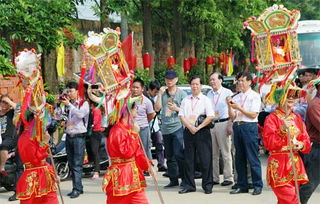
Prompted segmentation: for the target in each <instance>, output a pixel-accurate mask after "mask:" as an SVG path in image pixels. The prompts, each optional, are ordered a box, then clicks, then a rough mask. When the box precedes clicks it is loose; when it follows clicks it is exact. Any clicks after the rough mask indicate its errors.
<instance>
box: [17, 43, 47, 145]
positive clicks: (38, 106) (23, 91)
mask: <svg viewBox="0 0 320 204" xmlns="http://www.w3.org/2000/svg"><path fill="white" fill-rule="evenodd" d="M40 56H41V54H37V53H36V51H35V50H34V49H31V50H28V49H24V50H23V51H21V52H19V53H18V55H17V56H16V58H15V66H16V68H17V72H18V76H19V79H20V102H21V110H20V112H19V116H18V118H17V119H18V120H20V119H21V121H22V122H23V124H24V125H25V126H26V128H27V129H32V131H30V132H29V133H30V136H31V137H32V138H33V139H36V140H37V141H38V142H40V145H42V144H43V143H41V142H42V141H43V137H44V134H45V132H46V129H45V128H46V126H47V123H48V118H49V116H48V115H49V110H50V109H51V107H50V106H49V105H48V104H47V103H46V94H45V91H44V86H43V80H42V77H41V73H40V70H41V67H40V66H39V65H40ZM30 113H32V114H33V121H34V122H31V121H32V120H31V119H30V118H29V117H30Z"/></svg>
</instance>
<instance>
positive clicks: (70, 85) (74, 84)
mask: <svg viewBox="0 0 320 204" xmlns="http://www.w3.org/2000/svg"><path fill="white" fill-rule="evenodd" d="M66 87H67V88H69V89H76V90H78V83H77V82H74V81H70V82H68V83H67V85H66Z"/></svg>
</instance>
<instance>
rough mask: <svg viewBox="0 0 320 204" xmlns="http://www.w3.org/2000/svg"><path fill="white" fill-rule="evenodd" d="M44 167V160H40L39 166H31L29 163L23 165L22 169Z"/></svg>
mask: <svg viewBox="0 0 320 204" xmlns="http://www.w3.org/2000/svg"><path fill="white" fill-rule="evenodd" d="M45 166H47V165H46V161H45V160H42V161H41V163H40V164H39V165H34V164H31V163H30V162H27V163H25V164H24V168H25V169H26V170H32V169H38V168H43V167H45Z"/></svg>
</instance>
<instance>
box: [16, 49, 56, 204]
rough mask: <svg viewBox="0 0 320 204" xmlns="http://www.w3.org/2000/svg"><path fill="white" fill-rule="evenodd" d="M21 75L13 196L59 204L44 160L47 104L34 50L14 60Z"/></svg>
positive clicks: (30, 203)
mask: <svg viewBox="0 0 320 204" xmlns="http://www.w3.org/2000/svg"><path fill="white" fill-rule="evenodd" d="M15 62H16V67H17V71H18V74H19V77H20V81H21V83H20V85H21V87H20V89H21V100H20V101H21V110H20V113H19V115H18V120H19V124H20V125H18V127H20V130H22V131H20V132H21V133H20V137H19V140H18V152H19V155H20V158H21V160H22V162H23V164H24V172H23V173H22V175H21V176H20V177H19V180H18V182H17V187H16V194H17V195H16V197H17V199H19V200H20V203H21V204H43V203H46V204H58V203H59V201H58V198H57V193H56V183H55V182H56V180H55V173H54V170H53V168H52V166H51V165H50V164H48V163H47V162H46V161H45V159H46V158H47V157H48V150H49V145H48V142H49V139H50V136H49V134H48V133H47V131H46V127H47V123H48V119H49V107H48V104H46V100H45V92H44V89H43V81H42V78H41V77H40V70H39V69H38V65H39V56H38V55H37V54H36V52H35V50H31V51H29V50H24V51H23V52H21V53H20V54H19V55H18V56H17V57H16V59H15Z"/></svg>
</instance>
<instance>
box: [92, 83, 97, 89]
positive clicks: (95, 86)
mask: <svg viewBox="0 0 320 204" xmlns="http://www.w3.org/2000/svg"><path fill="white" fill-rule="evenodd" d="M91 88H92V89H98V88H99V85H98V84H92V85H91Z"/></svg>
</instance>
